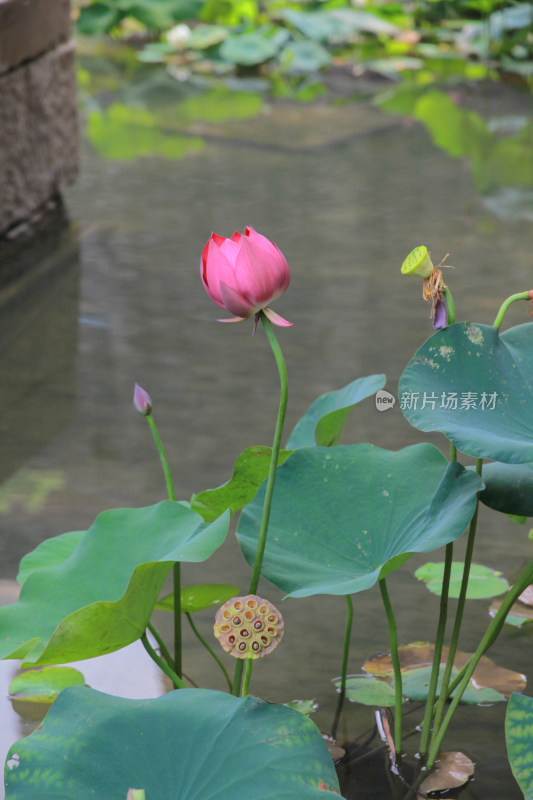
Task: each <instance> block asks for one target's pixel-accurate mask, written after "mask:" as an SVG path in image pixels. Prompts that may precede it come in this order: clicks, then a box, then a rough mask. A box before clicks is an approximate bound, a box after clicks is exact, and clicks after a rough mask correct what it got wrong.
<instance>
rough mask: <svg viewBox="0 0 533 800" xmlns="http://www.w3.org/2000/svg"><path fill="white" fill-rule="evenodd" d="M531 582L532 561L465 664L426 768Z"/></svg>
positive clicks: (532, 576)
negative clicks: (466, 691)
mask: <svg viewBox="0 0 533 800" xmlns="http://www.w3.org/2000/svg"><path fill="white" fill-rule="evenodd" d="M532 582H533V561H532V562H531V563H530V564H529V566H528V567H527V569H526V570H525V571H524V572H523V573H522V575H521V576H520V578H519V579H518V580H517V581H516V583H515V584H514V586H513V587H512V589H510V590H509V592H508V593H507V594H506V595H505V598H504V600H503V602H502V604H501V606H500V608H499V609H498V611H497V612H496V614H495V615H494V617H493V619H492V622H491V623H490V625H489V626H488V628H487V630H486V632H485V635H484V636H483V638H482V640H481V642H480V643H479V645H478V647H477V649H476V651H475V653H474V654H473V656H472V657H471V658H470V660H469V662H468V664H467V665H466V668H465V669H464V674H463V677H462V679H461V682H460V683H459V684H458V686H457V691H456V692H455V694H454V696H453V698H452V702H451V704H450V707H449V709H448V713H447V714H446V716H445V718H444V720H443V721H442V724H441V726H440V728H439V731H438V735H437V736H436V737H435V740H434V741H433V742H432V743H431V747H430V750H429V755H428V762H427V768H428V769H431V768H432V767H433V765H434V763H435V760H436V758H437V756H438V754H439V751H440V747H441V744H442V740H443V739H444V735H445V734H446V731H447V729H448V726H449V724H450V722H451V719H452V717H453V715H454V713H455V709H456V708H457V706H458V705H459V702H460V700H461V697H462V696H463V692H464V691H465V689H466V687H467V686H468V682H469V680H470V678H471V677H472V675H473V673H474V670H475V668H476V667H477V665H478V663H479V661H480V659H481V658H482V656H484V655H485V653H486V652H487V650H488V649H489V647H490V646H491V645H492V644H493V643H494V642H495V640H496V639H497V638H498V635H499V633H500V631H501V629H502V627H503V624H504V622H505V618H506V616H507V614H508V613H509V611H510V610H511V607H512V605H513V603H514V602H515V601H516V600H517V598H518V597H519V596H520V595H521V594H522V592H523V591H524V589H526V588H527V587H528V586H529V585H530V583H532Z"/></svg>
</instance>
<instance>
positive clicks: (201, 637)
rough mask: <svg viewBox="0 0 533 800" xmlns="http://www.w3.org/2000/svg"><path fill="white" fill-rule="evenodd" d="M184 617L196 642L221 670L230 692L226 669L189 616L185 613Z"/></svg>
mask: <svg viewBox="0 0 533 800" xmlns="http://www.w3.org/2000/svg"><path fill="white" fill-rule="evenodd" d="M185 616H186V617H187V619H188V621H189V625H190V626H191V629H192V632H193V633H194V635H195V636H196V638H197V639H198V641H199V642H200V643H201V644H202V645H203V646H204V647H205V649H206V650H207V652H208V653H210V655H212V656H213V658H214V659H215V661H216V662H217V664H218V666H219V667H220V669H221V670H222V672H223V674H224V677H225V679H226V683H227V684H228V689H229V690H230V692H231V678H230V676H229V673H228V670H227V669H226V667H225V666H224V664H223V663H222V661H221V660H220V658H219V657H218V656H217V654H216V653H215V651H214V650H213V649H212V648H211V647H210V646H209V645H208V643H207V642H206V640H205V639H204V637H203V636H202V634H201V633H200V631H199V630H198V628H197V627H196V625H195V624H194V622H193V619H192V616H191V614H188V613H186V614H185Z"/></svg>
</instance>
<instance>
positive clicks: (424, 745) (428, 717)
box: [420, 542, 453, 762]
mask: <svg viewBox="0 0 533 800" xmlns="http://www.w3.org/2000/svg"><path fill="white" fill-rule="evenodd" d="M452 562H453V542H451V543H450V544H447V545H446V557H445V561H444V574H443V577H442V591H441V596H440V611H439V621H438V624H437V633H436V636H435V651H434V653H433V666H432V668H431V677H430V681H429V688H428V696H427V700H426V709H425V712H424V721H423V723H422V736H421V738H420V759H421V761H422V762H423V761H424V759H425V757H426V755H427V751H428V747H429V739H430V735H431V721H432V719H433V705H434V703H435V697H436V694H437V686H438V682H439V672H440V661H441V655H442V646H443V643H444V633H445V631H446V622H447V620H448V597H449V590H450V575H451V571H452Z"/></svg>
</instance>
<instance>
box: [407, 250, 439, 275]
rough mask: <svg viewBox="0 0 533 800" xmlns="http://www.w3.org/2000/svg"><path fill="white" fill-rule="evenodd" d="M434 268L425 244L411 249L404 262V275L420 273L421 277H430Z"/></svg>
mask: <svg viewBox="0 0 533 800" xmlns="http://www.w3.org/2000/svg"><path fill="white" fill-rule="evenodd" d="M434 269H435V267H434V266H433V262H432V261H431V256H430V255H429V253H428V249H427V247H425V246H424V245H420V246H419V247H415V249H414V250H411V252H410V253H409V255H408V256H407V258H406V259H405V261H404V262H403V264H402V274H403V275H419V276H420V277H421V278H429V276H430V275H431V273H432V272H433V270H434Z"/></svg>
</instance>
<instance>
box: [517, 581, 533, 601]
mask: <svg viewBox="0 0 533 800" xmlns="http://www.w3.org/2000/svg"><path fill="white" fill-rule="evenodd" d="M518 600H519V601H520V603H524V604H525V605H526V606H533V584H531V586H528V587H527V589H524V591H523V592H522V594H521V595H520V596H519V598H518Z"/></svg>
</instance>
